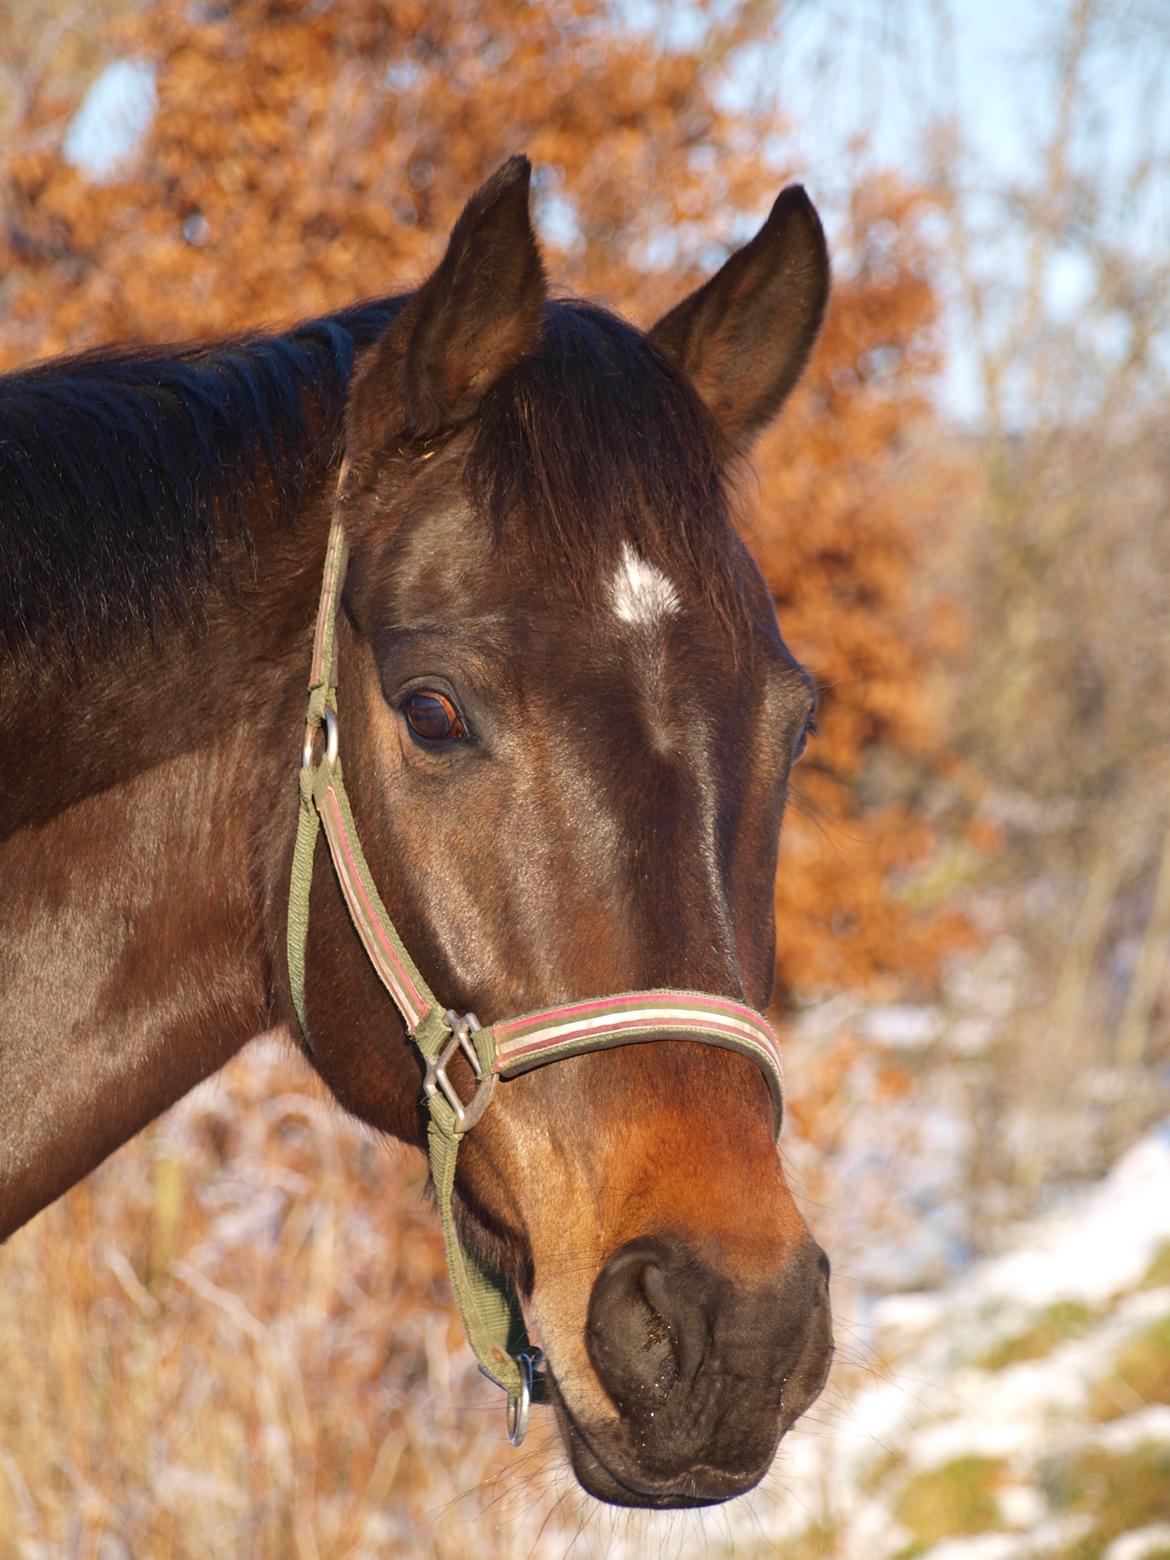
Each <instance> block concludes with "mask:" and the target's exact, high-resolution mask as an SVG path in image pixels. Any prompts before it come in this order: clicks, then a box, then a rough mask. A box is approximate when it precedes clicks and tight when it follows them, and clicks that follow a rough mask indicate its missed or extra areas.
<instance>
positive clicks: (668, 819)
mask: <svg viewBox="0 0 1170 1560" xmlns="http://www.w3.org/2000/svg"><path fill="white" fill-rule="evenodd" d="M528 182H529V169H528V164H527V162H526V161H525V160H524V159H521V158H514V159H512V160H511V161H510V162H508V163H506V164H505V165H504V166H503V168H501V169H500V170H499V172H498V173H497V174H496V175H495V176H494V177H493V178H492V179H491V180H489V181H488V183H487V184H485V185H484V186H483V187H482V189H480V190H479V191H478V192H477V193H476V194H475V195H474V196H473V198H472V199H471V201H470V202H469V203H468V205H467V207H466V209H465V210H464V212H463V214H462V216H461V217H460V219H459V221H458V223H457V224H456V226H455V228H454V230H453V232H452V234H451V238H450V242H449V245H448V248H447V251H446V254H445V256H444V258H443V260H442V262H441V263H440V265H439V266H438V268H437V270H436V271H435V272H434V273H433V274H432V275H431V276H430V277H429V279H428V280H427V281H426V282H425V283H424V284H423V285H422V286H421V287H420V288H419V289H418V290H417V291H416V292H415V293H413V294H412V295H410V296H409V297H408V298H406V299H405V300H403V301H402V303H401V306H400V307H399V308H398V309H397V312H396V314H395V315H394V317H393V319H392V321H391V323H390V324H389V325H388V327H387V328H386V330H385V332H384V334H383V335H382V336H381V337H380V339H378V340H377V342H376V343H375V344H374V345H373V346H371V347H370V348H368V349H367V350H366V351H365V353H364V355H363V357H362V359H361V361H360V363H359V365H358V368H357V371H356V373H355V375H354V379H353V383H352V387H351V390H350V394H349V401H348V406H347V410H346V431H345V440H346V466H345V475H344V483H343V491H342V493H341V496H340V499H339V504H340V510H341V513H342V514H343V516H344V524H345V531H346V534H347V536H348V544H349V554H350V561H349V567H348V574H347V576H346V582H345V588H344V594H343V597H342V602H341V611H340V613H339V616H338V624H337V657H338V674H337V675H338V683H337V696H338V704H339V711H340V714H339V720H340V726H341V739H340V740H341V747H342V752H343V755H344V762H345V775H346V781H347V783H348V786H349V793H350V797H351V799H352V806H353V814H354V817H355V818H356V820H357V822H358V824H359V826H360V828H361V831H362V836H363V841H364V848H365V853H366V856H367V857H368V860H369V864H370V870H371V872H372V874H373V876H374V878H375V879H376V881H377V884H378V887H379V889H380V892H381V895H382V898H383V900H384V901H385V904H386V905H387V906H389V907H390V911H391V913H392V915H393V918H394V922H395V924H396V926H397V927H398V929H399V931H400V932H401V934H402V937H403V938H404V940H405V942H406V943H407V945H408V946H409V950H410V953H411V955H412V956H413V959H414V960H415V962H416V963H417V965H418V967H419V969H420V970H422V971H423V972H424V973H425V976H426V980H427V982H429V984H430V986H431V987H432V988H433V989H434V990H435V991H436V992H438V993H440V994H441V996H442V1000H443V1003H444V1005H449V1006H450V1007H451V1008H452V1009H458V1010H460V1011H464V1010H474V1011H475V1012H476V1013H478V1014H480V1015H481V1016H483V1017H484V1018H485V1021H493V1020H495V1019H501V1018H504V1017H505V1016H506V1015H509V1014H514V1013H517V1012H523V1011H525V1010H530V1009H534V1008H540V1007H548V1006H549V1005H552V1004H571V1003H573V1002H574V1001H579V1000H584V999H587V998H591V997H592V996H593V995H594V994H596V993H613V992H626V991H633V990H643V989H646V990H660V989H673V990H679V989H683V990H689V991H697V992H700V993H710V994H712V996H716V997H721V998H727V999H731V1000H732V1001H733V1002H736V1003H739V1004H743V1005H744V1006H745V1007H748V1008H751V1009H755V1010H757V1011H760V1010H763V1009H764V1008H766V1006H767V1004H768V1001H769V997H770V992H771V986H772V979H773V937H774V922H773V908H772V906H773V881H774V875H775V870H776V855H777V841H778V835H779V826H780V819H781V814H782V811H783V807H784V800H785V792H786V787H787V784H788V778H789V771H790V769H791V766H792V764H793V763H794V762H795V761H796V759H797V758H798V757H799V756H800V753H801V751H802V749H803V745H804V743H805V740H806V738H807V735H808V732H809V729H810V724H811V717H812V708H813V698H812V691H811V684H810V680H809V678H808V676H807V674H806V673H805V672H804V671H803V670H802V668H801V667H800V666H799V664H798V663H797V662H796V660H795V659H794V658H793V656H792V655H791V654H790V653H789V651H788V650H787V648H786V647H785V645H784V642H783V640H782V638H781V635H780V632H779V629H778V627H777V623H776V619H775V614H774V610H773V606H772V602H771V599H770V596H769V593H768V590H767V588H766V586H765V584H764V581H763V579H762V578H761V576H760V573H759V571H758V569H757V568H756V566H755V564H754V563H753V561H752V559H751V557H750V555H749V553H748V551H747V549H746V548H745V546H744V545H743V543H742V541H741V540H740V539H739V537H738V536H737V534H736V531H735V529H734V527H733V524H732V507H733V492H732V479H733V477H734V474H735V467H736V463H737V461H738V459H739V457H740V455H741V453H742V452H743V451H744V450H745V449H746V448H747V446H748V445H749V443H750V441H751V439H752V438H753V436H754V435H755V434H756V433H757V432H758V431H759V430H760V429H761V428H762V427H764V426H765V425H766V424H767V423H768V422H769V420H770V419H771V418H772V417H773V416H774V414H775V413H776V412H777V411H778V410H779V407H780V405H781V403H782V402H783V400H784V398H785V396H786V395H787V394H788V392H789V390H790V389H791V388H792V386H793V384H794V383H795V381H796V379H797V377H798V376H799V373H800V371H801V369H802V367H803V365H804V363H805V360H806V359H807V357H808V354H809V351H810V349H811V347H812V344H813V341H814V339H815V336H816V333H817V330H818V328H819V325H820V321H821V317H822V314H823V311H824V307H825V302H826V297H827V291H828V261H827V255H826V249H825V242H824V237H823V234H822V231H821V227H820V223H819V221H818V219H817V217H816V214H815V212H814V210H813V207H812V206H811V204H810V203H809V201H808V199H807V198H806V197H805V195H804V193H803V191H802V190H800V189H798V188H790V189H787V190H785V191H784V192H783V194H781V196H780V197H779V199H778V200H777V202H776V204H775V206H774V207H773V210H772V212H771V215H770V216H769V218H768V220H767V221H766V223H765V224H764V226H763V228H762V229H761V230H760V232H759V233H758V234H757V235H756V236H755V238H753V239H752V240H751V242H750V243H748V244H747V245H746V246H745V247H743V248H741V249H740V250H739V251H738V252H736V253H735V254H734V255H732V257H731V258H730V259H729V260H728V261H727V263H726V264H725V265H724V266H723V267H722V269H720V270H719V271H718V272H717V273H716V274H715V275H714V276H713V277H711V278H710V279H709V280H708V281H707V282H706V284H705V285H704V286H702V287H700V288H699V289H698V290H697V291H696V292H694V293H693V294H692V295H691V296H690V297H688V298H686V299H685V300H684V301H683V302H682V303H680V304H679V305H678V307H677V308H675V309H674V310H673V311H672V312H671V313H669V314H668V315H667V316H666V317H665V318H664V319H663V320H662V321H660V323H659V324H658V325H657V326H656V327H655V328H654V329H653V330H652V331H650V332H649V333H648V334H644V333H642V332H641V331H639V330H636V329H634V328H633V327H632V326H630V325H628V324H626V323H624V322H623V321H621V320H619V319H618V318H617V317H615V316H614V315H612V314H610V313H608V312H606V311H604V310H602V309H599V308H596V307H592V306H588V305H585V304H583V303H580V302H576V301H572V300H566V301H558V300H554V299H552V298H550V296H549V292H548V288H547V284H546V279H545V273H544V267H543V264H542V260H541V255H540V251H539V248H538V245H537V241H536V238H535V236H534V233H533V229H532V225H531V222H530V218H529V208H528ZM311 904H312V915H311V919H310V926H311V930H310V933H309V938H308V948H307V956H306V976H305V989H306V1002H307V1021H308V1022H307V1027H308V1033H309V1035H310V1036H311V1042H310V1043H311V1054H312V1058H313V1061H314V1063H315V1065H316V1066H317V1067H318V1069H319V1070H320V1072H321V1073H322V1074H323V1076H324V1077H325V1078H326V1080H327V1081H328V1083H329V1084H330V1086H331V1087H332V1088H333V1090H334V1091H335V1093H336V1094H337V1095H338V1096H339V1097H340V1099H341V1100H342V1101H343V1102H344V1103H345V1104H347V1105H348V1106H350V1107H351V1108H352V1109H354V1110H355V1111H356V1112H357V1113H358V1114H360V1115H361V1116H363V1117H364V1118H366V1119H367V1120H370V1121H372V1122H373V1123H374V1124H376V1125H377V1126H379V1127H382V1128H384V1129H385V1130H388V1131H391V1132H393V1133H395V1134H397V1135H399V1136H400V1137H403V1138H405V1139H407V1140H410V1141H415V1142H422V1141H423V1137H424V1133H425V1112H424V1110H423V1107H422V1105H421V1104H420V1101H421V1098H422V1091H421V1090H420V1060H419V1057H418V1055H417V1053H416V1052H415V1051H414V1050H413V1049H412V1047H411V1046H410V1045H409V1044H408V1043H407V1040H406V1038H405V1035H404V1033H403V1025H402V1023H401V1022H400V1021H399V1019H398V1017H397V1015H396V1014H395V1013H394V1012H393V1010H392V1009H391V1008H390V1006H389V1004H388V1003H387V1001H386V999H385V996H384V993H383V992H382V991H381V988H380V987H379V985H378V983H377V981H376V979H375V977H374V975H373V973H372V970H371V968H370V966H369V964H368V962H367V960H366V959H365V957H364V955H363V952H362V949H361V946H360V944H359V942H358V940H357V938H356V937H355V935H354V930H353V927H352V926H351V924H350V921H349V919H348V917H347V915H346V911H345V908H344V906H343V903H342V899H341V896H340V895H339V894H338V892H337V886H336V884H335V883H333V882H332V881H331V880H330V877H329V875H328V874H327V873H326V872H319V873H318V874H317V876H316V878H315V880H314V884H313V891H312V901H311ZM461 1069H462V1070H461ZM452 1074H453V1077H455V1078H456V1079H457V1081H458V1083H459V1085H460V1087H461V1088H462V1089H464V1090H465V1091H466V1092H467V1093H470V1092H471V1091H472V1090H473V1088H474V1080H473V1079H472V1076H471V1070H470V1068H469V1067H464V1064H463V1063H462V1061H461V1060H460V1061H458V1062H457V1063H455V1064H453V1068H452ZM454 1208H455V1217H456V1220H457V1223H458V1227H459V1231H460V1235H461V1238H462V1240H463V1241H464V1242H465V1243H466V1245H467V1246H468V1247H469V1248H470V1249H472V1250H473V1251H474V1252H476V1253H477V1255H478V1257H479V1259H480V1260H481V1261H483V1262H484V1263H485V1264H487V1265H488V1266H489V1267H490V1268H491V1269H492V1270H494V1271H495V1272H496V1273H498V1274H500V1275H502V1276H503V1278H504V1279H505V1280H506V1281H507V1282H508V1283H509V1284H510V1285H511V1286H512V1287H513V1288H514V1290H515V1292H516V1293H517V1294H518V1295H519V1296H520V1297H521V1298H522V1301H523V1304H524V1308H525V1311H526V1313H527V1317H528V1323H529V1326H530V1329H531V1331H532V1333H533V1335H534V1337H535V1338H536V1339H537V1341H538V1342H539V1344H540V1346H541V1348H542V1349H543V1351H544V1354H545V1358H546V1361H547V1371H548V1390H549V1393H550V1396H551V1398H552V1401H553V1403H554V1404H555V1408H556V1412H557V1416H558V1420H559V1423H560V1426H561V1428H562V1431H563V1434H564V1439H565V1443H566V1445H567V1448H568V1451H569V1455H570V1457H571V1460H572V1463H573V1466H574V1469H575V1470H576V1473H577V1475H578V1477H579V1479H580V1481H581V1483H582V1484H583V1485H584V1486H585V1488H586V1489H587V1490H589V1491H591V1492H592V1493H593V1494H595V1495H597V1496H599V1497H601V1498H603V1499H606V1500H609V1501H613V1502H617V1503H621V1504H631V1505H648V1506H658V1507H673V1506H686V1505H697V1504H703V1503H706V1502H710V1501H718V1500H723V1499H726V1498H727V1497H729V1496H732V1495H735V1494H738V1493H740V1492H742V1491H744V1490H746V1489H748V1488H750V1487H751V1486H752V1485H753V1484H755V1483H756V1482H757V1481H758V1480H759V1479H760V1478H761V1477H762V1475H763V1474H764V1472H765V1471H766V1470H767V1468H768V1466H769V1465H770V1463H771V1460H772V1457H773V1455H774V1453H775V1450H776V1446H777V1443H778V1440H779V1438H780V1436H781V1435H782V1434H783V1433H784V1432H785V1431H786V1430H787V1429H788V1427H789V1426H790V1425H791V1424H792V1423H793V1422H794V1421H795V1420H796V1419H797V1417H798V1416H799V1415H800V1414H801V1413H802V1412H803V1411H804V1409H805V1408H806V1407H807V1406H808V1405H809V1404H810V1403H811V1402H812V1400H813V1399H814V1398H815V1397H816V1395H817V1393H818V1392H819V1391H820V1389H821V1386H822V1384H823V1382H824V1379H825V1375H826V1372H827V1369H828V1363H829V1358H830V1355H831V1349H832V1345H831V1330H830V1320H829V1304H828V1264H827V1261H826V1259H825V1257H824V1255H823V1253H821V1251H820V1250H819V1248H818V1247H817V1246H816V1244H815V1243H814V1241H813V1240H812V1238H811V1236H810V1234H809V1232H808V1229H807V1228H806V1226H805V1223H804V1220H803V1219H802V1217H801V1215H800V1213H799V1212H798V1210H797V1208H796V1205H795V1203H794V1201H793V1199H792V1196H791V1193H790V1191H789V1189H788V1187H787V1185H786V1182H785V1177H784V1172H783V1168H782V1165H781V1161H780V1157H779V1155H778V1153H777V1151H776V1146H775V1140H774V1112H773V1100H772V1098H771V1095H770V1093H769V1089H768V1080H767V1078H766V1077H765V1074H764V1072H763V1071H762V1070H761V1069H760V1068H759V1067H758V1066H756V1065H755V1064H754V1063H753V1061H752V1060H751V1059H750V1058H749V1057H747V1056H744V1055H740V1054H736V1052H734V1051H730V1050H727V1049H720V1048H716V1047H713V1046H707V1045H703V1044H698V1043H696V1042H695V1041H694V1040H693V1039H688V1038H686V1037H685V1034H680V1035H679V1036H678V1037H677V1038H671V1037H670V1036H667V1037H665V1038H663V1037H661V1036H660V1037H659V1038H658V1039H657V1040H656V1043H654V1044H652V1045H634V1044H629V1045H618V1046H616V1047H614V1048H610V1049H605V1050H601V1051H596V1052H593V1053H590V1054H582V1055H574V1056H572V1057H570V1058H568V1059H566V1060H563V1061H560V1062H558V1064H557V1065H555V1066H548V1067H542V1068H539V1069H538V1070H534V1071H531V1072H528V1073H526V1074H525V1075H524V1076H522V1077H518V1078H515V1079H513V1080H511V1081H509V1082H507V1083H505V1084H502V1085H501V1086H500V1087H499V1088H497V1089H496V1091H495V1094H494V1098H493V1101H492V1104H491V1108H490V1109H488V1110H486V1111H485V1112H484V1114H483V1116H482V1118H481V1119H480V1120H479V1121H478V1122H477V1124H476V1126H475V1128H474V1130H472V1131H470V1132H468V1133H467V1134H466V1137H465V1139H464V1140H463V1147H462V1151H461V1154H460V1159H459V1165H458V1174H457V1178H456V1182H455V1191H454Z"/></svg>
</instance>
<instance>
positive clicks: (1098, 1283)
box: [769, 1119, 1170, 1560]
mask: <svg viewBox="0 0 1170 1560" xmlns="http://www.w3.org/2000/svg"><path fill="white" fill-rule="evenodd" d="M1008 1247H1009V1249H1008V1250H1007V1251H1006V1252H1005V1253H1004V1254H1003V1255H1000V1256H997V1257H994V1258H991V1259H988V1260H986V1261H983V1262H980V1263H977V1264H975V1265H973V1266H971V1267H970V1268H969V1269H968V1270H967V1271H966V1273H965V1274H964V1275H963V1276H962V1277H960V1278H959V1279H957V1280H956V1281H954V1282H952V1283H951V1284H949V1285H947V1286H946V1287H945V1288H941V1289H939V1290H937V1291H935V1292H934V1293H929V1294H928V1293H917V1294H907V1295H891V1296H888V1297H886V1298H884V1299H882V1300H879V1301H878V1302H877V1303H876V1304H875V1305H874V1307H873V1310H872V1315H871V1323H872V1329H873V1336H874V1338H875V1340H876V1347H875V1354H876V1357H877V1359H878V1360H880V1361H881V1364H880V1365H879V1366H878V1368H877V1369H875V1370H874V1371H872V1372H871V1373H870V1374H869V1375H868V1378H865V1377H863V1378H862V1380H861V1383H860V1385H858V1384H857V1381H856V1373H854V1380H853V1381H852V1382H851V1381H850V1380H849V1379H848V1372H847V1371H846V1372H843V1373H842V1376H841V1378H840V1379H839V1383H838V1386H837V1388H836V1389H834V1388H832V1387H831V1388H830V1393H833V1392H834V1390H835V1391H836V1397H835V1398H834V1399H833V1400H832V1401H833V1404H834V1406H833V1407H832V1410H831V1412H829V1413H827V1415H824V1416H818V1418H820V1419H821V1421H822V1422H820V1423H819V1424H817V1425H816V1426H815V1427H812V1428H807V1429H803V1430H802V1429H799V1428H798V1430H796V1431H794V1432H793V1434H792V1436H791V1437H790V1438H789V1440H788V1441H787V1442H786V1443H785V1448H784V1450H783V1451H782V1454H781V1465H780V1470H779V1477H780V1479H781V1480H782V1483H783V1487H784V1490H785V1491H786V1492H787V1493H786V1497H785V1499H784V1501H783V1506H782V1509H781V1514H780V1515H779V1518H778V1520H780V1521H781V1522H782V1523H784V1524H785V1526H784V1534H785V1536H786V1537H787V1538H788V1539H789V1541H790V1542H794V1543H795V1544H796V1545H799V1544H803V1545H804V1547H794V1548H793V1549H792V1551H791V1552H792V1553H794V1554H799V1555H801V1556H802V1557H803V1556H804V1555H806V1554H807V1555H821V1554H824V1555H832V1556H835V1557H838V1560H887V1557H888V1560H894V1557H901V1560H909V1557H911V1556H913V1557H918V1556H927V1555H928V1556H929V1560H1028V1557H1031V1556H1052V1557H1054V1560H1154V1557H1157V1560H1167V1557H1170V1526H1168V1524H1170V1119H1168V1120H1167V1121H1165V1122H1163V1123H1162V1124H1161V1125H1160V1126H1158V1127H1157V1128H1156V1129H1154V1130H1153V1131H1151V1132H1149V1133H1148V1134H1147V1135H1146V1136H1145V1137H1144V1138H1142V1139H1141V1140H1140V1141H1139V1142H1138V1143H1136V1144H1135V1145H1134V1146H1133V1147H1132V1148H1131V1149H1130V1150H1129V1151H1128V1152H1127V1153H1125V1154H1124V1155H1123V1156H1122V1157H1121V1159H1120V1160H1119V1161H1118V1162H1117V1164H1116V1165H1115V1166H1114V1168H1113V1169H1112V1171H1111V1172H1110V1173H1109V1174H1108V1175H1107V1176H1106V1177H1105V1179H1104V1180H1103V1181H1101V1182H1100V1183H1099V1184H1097V1185H1096V1186H1094V1187H1092V1188H1091V1189H1089V1190H1087V1191H1084V1192H1082V1193H1080V1194H1079V1195H1077V1196H1075V1197H1073V1198H1070V1199H1069V1200H1068V1201H1067V1202H1066V1204H1065V1205H1064V1206H1063V1207H1062V1208H1061V1209H1060V1210H1058V1211H1056V1212H1054V1213H1051V1214H1049V1215H1047V1216H1046V1217H1044V1218H1041V1219H1038V1220H1036V1221H1033V1222H1031V1223H1030V1224H1028V1225H1025V1226H1022V1227H1021V1228H1020V1229H1019V1230H1018V1231H1017V1232H1016V1235H1015V1237H1014V1238H1013V1239H1012V1240H1011V1241H1010V1242H1009V1243H1008ZM825 1418H827V1419H828V1423H825V1422H824V1420H825ZM769 1525H770V1524H769ZM802 1532H803V1537H802ZM781 1550H782V1552H784V1550H783V1544H782V1545H781Z"/></svg>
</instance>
